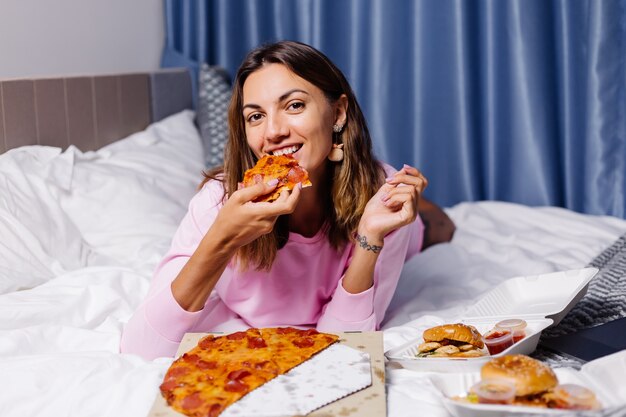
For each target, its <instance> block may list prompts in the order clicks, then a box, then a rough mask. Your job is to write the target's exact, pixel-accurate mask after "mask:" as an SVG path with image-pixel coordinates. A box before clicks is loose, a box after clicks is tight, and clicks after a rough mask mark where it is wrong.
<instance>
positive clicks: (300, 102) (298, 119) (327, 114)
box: [242, 64, 346, 178]
mask: <svg viewBox="0 0 626 417" xmlns="http://www.w3.org/2000/svg"><path fill="white" fill-rule="evenodd" d="M345 110H346V109H345V100H339V101H338V102H337V103H336V104H331V103H329V102H328V100H327V99H326V97H325V96H324V93H323V92H322V90H320V89H319V88H317V87H316V86H315V85H313V84H311V83H310V82H308V81H306V80H305V79H303V78H301V77H299V76H297V75H296V74H294V73H293V72H292V71H291V70H289V69H288V68H287V67H285V66H284V65H282V64H267V65H264V66H263V67H261V69H259V70H257V71H255V72H253V73H252V74H250V75H249V76H248V78H247V79H246V81H245V82H244V84H243V110H242V111H243V118H244V122H245V126H246V138H247V141H248V145H249V146H250V148H251V149H252V151H253V152H254V154H255V155H256V156H257V157H261V156H262V155H264V154H271V155H282V154H289V155H292V156H293V157H294V158H295V159H297V160H298V162H299V163H300V165H302V166H303V167H304V168H305V169H307V171H309V175H310V176H311V177H313V178H316V177H319V176H320V175H322V173H323V171H324V167H325V166H326V163H327V159H326V158H327V156H328V154H329V152H330V150H331V147H332V134H333V125H334V124H335V123H339V124H341V125H343V124H344V123H345V118H346V112H345Z"/></svg>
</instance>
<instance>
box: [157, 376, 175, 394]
mask: <svg viewBox="0 0 626 417" xmlns="http://www.w3.org/2000/svg"><path fill="white" fill-rule="evenodd" d="M177 386H178V380H176V379H168V380H167V381H165V382H164V383H162V384H161V386H160V387H159V389H160V390H161V392H163V391H171V390H173V389H174V388H176V387H177Z"/></svg>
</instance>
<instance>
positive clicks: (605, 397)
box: [429, 350, 626, 417]
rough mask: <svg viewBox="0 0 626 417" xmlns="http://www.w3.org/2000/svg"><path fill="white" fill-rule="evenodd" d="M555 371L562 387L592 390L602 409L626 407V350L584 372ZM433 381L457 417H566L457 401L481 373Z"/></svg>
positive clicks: (586, 367)
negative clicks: (573, 385) (534, 415)
mask: <svg viewBox="0 0 626 417" xmlns="http://www.w3.org/2000/svg"><path fill="white" fill-rule="evenodd" d="M553 370H554V373H555V374H556V376H557V378H558V380H559V383H560V384H577V385H582V386H584V387H587V388H589V389H591V390H592V391H593V392H594V393H595V394H596V398H597V399H598V401H600V404H601V406H602V408H615V407H626V385H624V384H623V379H624V375H625V374H626V350H623V351H620V352H617V353H614V354H612V355H609V356H605V357H603V358H600V359H596V360H594V361H591V362H588V363H586V364H585V365H583V366H582V368H581V369H580V371H578V370H575V369H572V368H555V369H553ZM429 379H430V381H431V382H432V383H433V385H434V386H435V388H436V389H437V392H438V394H439V395H440V398H441V400H442V402H443V404H444V406H445V408H446V409H447V410H448V412H450V414H452V415H453V416H454V417H505V416H514V415H529V414H536V415H554V414H556V415H563V410H554V409H552V410H550V409H546V408H537V407H521V406H511V405H496V404H470V403H465V402H461V401H457V400H454V399H453V398H454V397H457V396H461V397H462V396H465V395H467V392H468V391H469V389H470V388H471V387H472V385H474V384H475V383H476V382H478V381H479V380H480V372H467V373H459V374H449V373H441V374H432V375H430V376H429ZM570 413H571V411H570ZM577 415H578V414H577ZM593 415H596V414H593ZM615 415H617V414H615Z"/></svg>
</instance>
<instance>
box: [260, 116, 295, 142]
mask: <svg viewBox="0 0 626 417" xmlns="http://www.w3.org/2000/svg"><path fill="white" fill-rule="evenodd" d="M288 135H289V126H288V125H287V123H286V121H285V120H284V119H283V118H282V117H281V116H280V115H268V116H267V124H266V125H265V139H266V140H268V141H271V142H276V141H280V140H282V139H283V138H285V137H286V136H288Z"/></svg>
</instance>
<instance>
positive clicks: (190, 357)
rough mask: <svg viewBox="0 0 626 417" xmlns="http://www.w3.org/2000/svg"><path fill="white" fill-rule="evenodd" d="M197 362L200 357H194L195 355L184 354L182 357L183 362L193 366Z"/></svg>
mask: <svg viewBox="0 0 626 417" xmlns="http://www.w3.org/2000/svg"><path fill="white" fill-rule="evenodd" d="M199 360H200V356H198V355H196V354H195V353H194V354H191V355H190V354H188V353H185V354H184V355H183V361H185V362H189V363H192V364H194V363H196V362H198V361H199Z"/></svg>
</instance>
